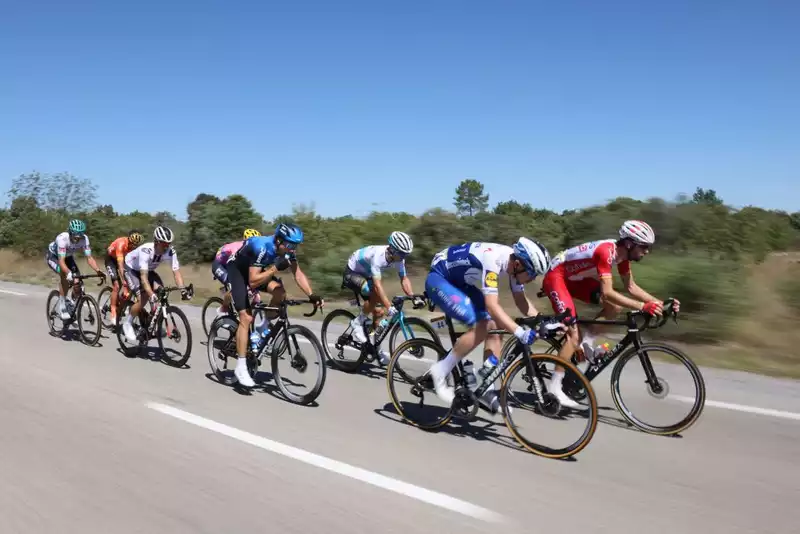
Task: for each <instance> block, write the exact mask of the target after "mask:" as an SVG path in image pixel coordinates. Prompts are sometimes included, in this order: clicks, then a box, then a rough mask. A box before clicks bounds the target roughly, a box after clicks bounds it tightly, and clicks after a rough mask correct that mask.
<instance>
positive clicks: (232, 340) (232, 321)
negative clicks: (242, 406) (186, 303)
mask: <svg viewBox="0 0 800 534" xmlns="http://www.w3.org/2000/svg"><path fill="white" fill-rule="evenodd" d="M223 325H226V326H223ZM223 327H224V328H225V330H227V331H228V332H230V333H231V335H230V336H229V337H228V340H227V342H226V343H225V345H224V346H222V347H220V346H219V345H216V344H215V343H214V339H216V337H217V332H218V331H219V329H220V328H223ZM238 328H239V321H238V319H236V317H217V318H216V319H214V320H213V321H212V322H211V326H210V328H209V331H208V337H207V339H206V354H207V356H208V366H209V367H210V368H211V373H212V374H213V375H214V376H215V377H216V378H217V381H218V382H219V383H220V384H225V385H232V384H233V383H235V382H236V377H235V376H230V377H227V378H226V376H225V373H224V371H229V369H228V368H227V365H228V360H229V359H232V360H233V361H234V365H235V364H236V331H237V330H238ZM220 349H223V350H224V351H225V353H226V357H225V370H224V371H223V370H221V369H220V367H219V363H218V362H221V361H222V360H220V359H219V358H218V357H217V352H218V351H219V350H220ZM228 353H230V354H228Z"/></svg>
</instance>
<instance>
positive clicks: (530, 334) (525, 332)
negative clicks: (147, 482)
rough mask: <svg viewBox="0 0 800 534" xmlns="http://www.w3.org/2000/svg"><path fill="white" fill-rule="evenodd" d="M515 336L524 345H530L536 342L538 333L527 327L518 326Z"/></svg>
mask: <svg viewBox="0 0 800 534" xmlns="http://www.w3.org/2000/svg"><path fill="white" fill-rule="evenodd" d="M514 335H515V336H517V339H519V342H520V343H522V344H523V345H530V344H531V343H533V342H534V341H535V340H536V332H534V331H533V330H531V329H530V328H527V327H525V326H518V327H517V329H516V330H515V331H514Z"/></svg>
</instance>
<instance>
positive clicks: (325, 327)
mask: <svg viewBox="0 0 800 534" xmlns="http://www.w3.org/2000/svg"><path fill="white" fill-rule="evenodd" d="M355 317H356V316H355V315H353V314H352V313H350V312H349V311H347V310H342V309H339V310H333V311H332V312H331V313H329V314H328V315H326V316H325V319H324V320H323V321H322V328H321V329H320V335H321V336H322V348H323V350H324V351H325V356H326V357H327V359H328V361H329V362H330V364H331V366H332V367H333V368H334V369H337V370H339V371H342V372H344V373H355V372H356V371H357V370H358V368H359V367H361V364H362V363H363V362H364V359H365V358H366V357H367V354H366V351H364V350H361V351H357V350H356V349H355V348H354V347H352V346H351V345H350V343H351V342H352V339H353V338H352V335H351V334H352V332H353V329H352V328H351V327H350V321H352V320H353V319H355ZM334 320H338V321H339V322H337V323H333V321H334ZM340 329H343V330H342V332H338V331H337V330H340ZM347 354H349V356H351V357H352V358H353V359H346V355H347Z"/></svg>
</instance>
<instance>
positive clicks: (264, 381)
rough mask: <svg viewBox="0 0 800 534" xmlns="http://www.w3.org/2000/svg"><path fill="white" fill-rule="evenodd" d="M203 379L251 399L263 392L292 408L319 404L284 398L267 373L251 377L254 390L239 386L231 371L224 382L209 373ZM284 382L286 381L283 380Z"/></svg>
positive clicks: (258, 373) (271, 376) (262, 372)
mask: <svg viewBox="0 0 800 534" xmlns="http://www.w3.org/2000/svg"><path fill="white" fill-rule="evenodd" d="M227 373H230V375H228V374H227ZM205 377H206V378H207V379H209V380H210V381H212V382H214V383H215V384H220V385H222V386H226V387H228V388H230V389H231V390H232V391H234V392H235V393H237V394H238V395H241V396H243V397H252V396H253V393H254V392H263V393H267V394H268V395H269V396H271V397H274V398H276V399H278V400H281V401H283V402H286V403H289V404H291V405H293V406H307V407H309V408H316V407H318V406H319V403H317V401H316V400H314V401H312V402H311V403H309V404H297V403H294V402H292V401H290V400H289V399H287V398H286V397H284V396H283V393H281V390H280V388H278V386H277V385H275V381H274V376H273V374H272V373H270V372H267V371H258V372H257V373H256V376H254V377H253V382H255V383H256V387H254V388H246V387H244V386H242V385H241V384H239V382H238V381H237V380H236V378H234V376H233V370H232V369H231V370H229V371H226V376H225V381H224V382H221V381H220V380H219V378H218V377H217V375H215V374H214V373H211V372H208V373H205ZM284 380H285V381H286V379H285V378H284Z"/></svg>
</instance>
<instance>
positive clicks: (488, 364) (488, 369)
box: [478, 354, 497, 380]
mask: <svg viewBox="0 0 800 534" xmlns="http://www.w3.org/2000/svg"><path fill="white" fill-rule="evenodd" d="M495 365H497V356H495V355H494V354H490V355H489V357H488V358H486V360H485V361H484V362H483V366H482V367H481V368H480V370H479V371H478V374H479V375H480V376H481V380H486V377H487V376H489V375H490V374H491V373H492V371H493V370H494V367H495Z"/></svg>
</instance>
